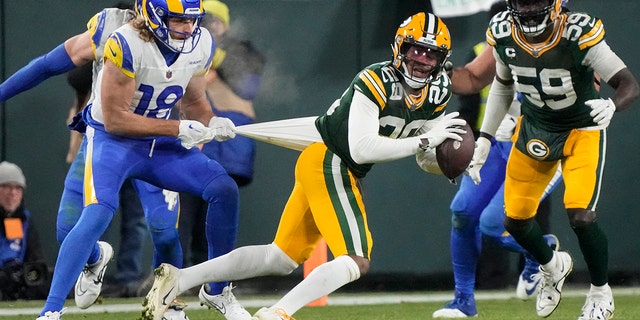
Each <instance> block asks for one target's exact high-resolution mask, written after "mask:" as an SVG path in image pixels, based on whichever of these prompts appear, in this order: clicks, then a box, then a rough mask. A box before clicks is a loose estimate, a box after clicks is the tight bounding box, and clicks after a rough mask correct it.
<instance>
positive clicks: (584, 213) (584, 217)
mask: <svg viewBox="0 0 640 320" xmlns="http://www.w3.org/2000/svg"><path fill="white" fill-rule="evenodd" d="M567 215H568V216H569V224H570V225H571V227H572V228H574V229H575V228H585V227H587V226H589V225H590V224H592V223H594V222H596V220H598V216H597V215H596V212H595V211H591V210H587V209H577V208H573V209H567Z"/></svg>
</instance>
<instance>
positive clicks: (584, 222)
mask: <svg viewBox="0 0 640 320" xmlns="http://www.w3.org/2000/svg"><path fill="white" fill-rule="evenodd" d="M560 3H561V1H560V0H507V5H508V8H509V10H508V11H505V12H503V13H502V14H498V15H496V16H495V17H494V18H493V19H492V20H491V22H490V24H489V28H488V29H487V42H488V43H489V44H490V45H491V46H493V54H494V56H495V59H496V77H495V79H494V81H493V84H492V85H491V91H490V93H489V97H488V101H487V108H486V111H485V117H484V121H483V123H482V127H481V129H480V131H481V133H480V137H479V138H478V141H477V143H476V150H475V153H474V159H473V160H472V162H471V165H470V168H469V174H470V176H471V177H472V178H473V179H474V182H476V183H480V181H481V179H480V174H479V170H480V167H482V165H483V164H484V162H485V160H486V157H487V153H488V150H489V146H490V144H491V142H490V139H491V137H492V136H493V135H494V134H495V132H496V129H497V128H498V126H499V124H500V121H501V120H502V118H503V117H504V115H505V113H506V111H507V109H508V107H509V105H510V104H511V99H512V97H513V93H514V90H517V91H519V92H521V93H522V116H521V118H520V120H519V123H518V127H517V128H516V135H515V136H514V137H515V138H514V139H515V143H514V147H513V149H512V151H511V155H510V157H509V160H508V163H507V174H506V180H505V212H506V218H505V228H506V229H507V231H508V232H509V233H511V235H513V237H514V238H515V239H516V240H517V241H518V243H520V244H521V245H522V246H523V247H524V248H525V249H527V251H529V253H531V254H532V255H533V256H534V257H535V258H536V260H538V261H539V262H540V265H541V266H540V270H541V273H540V275H541V279H540V280H541V284H540V287H539V291H538V297H537V302H536V311H537V313H538V315H539V316H541V317H547V316H549V315H550V314H551V313H552V312H553V311H554V310H555V309H556V307H557V306H558V303H560V298H561V290H562V286H563V284H564V280H565V279H566V277H567V275H568V274H569V272H571V268H572V266H573V260H572V258H571V256H570V255H569V254H568V253H567V252H562V251H560V252H554V251H553V250H552V249H551V248H550V247H549V246H548V245H547V243H546V241H545V240H544V238H543V237H542V232H541V231H540V227H539V226H538V224H537V223H536V221H535V220H534V216H535V213H536V209H537V206H538V201H539V199H540V197H541V195H542V194H543V192H544V188H545V187H546V186H547V183H548V182H549V180H550V179H551V178H552V176H553V173H554V172H555V170H556V168H557V166H558V165H559V164H560V163H561V164H562V175H563V179H564V182H565V193H564V203H565V208H566V209H567V214H568V217H569V222H570V224H571V227H572V228H573V230H574V232H575V234H576V236H577V238H578V241H579V243H580V249H581V251H582V254H583V256H584V259H585V262H586V264H587V267H588V270H589V274H590V278H591V288H590V290H589V294H588V295H587V300H586V303H585V304H584V306H583V308H582V314H581V315H580V316H579V317H578V319H579V320H584V319H610V318H611V317H612V316H613V312H614V309H615V307H614V302H613V294H612V292H611V288H610V287H609V284H608V252H607V250H608V248H607V246H608V245H607V237H606V235H605V234H604V232H603V231H602V229H601V228H600V227H599V226H598V224H597V215H596V207H597V204H598V199H599V196H600V187H601V182H602V172H603V168H604V162H605V161H604V159H605V156H606V143H607V139H606V138H607V136H606V129H607V126H608V125H609V122H610V121H611V118H612V117H613V114H614V112H616V111H622V110H625V109H627V108H628V107H630V106H631V103H632V102H633V101H634V100H635V99H636V98H637V97H638V94H639V93H640V89H639V87H638V82H637V81H636V79H635V78H634V76H633V75H632V73H631V72H630V71H629V70H628V69H627V67H626V66H625V64H624V62H623V61H622V60H621V59H620V58H619V57H618V56H617V55H616V54H615V53H614V52H613V51H612V50H611V48H610V47H609V45H608V44H607V43H606V42H605V40H604V39H605V31H604V27H603V23H602V21H601V20H600V19H598V18H596V17H594V16H591V15H589V14H586V13H580V12H569V13H562V12H561V10H560ZM594 71H595V72H596V73H597V74H598V75H599V76H600V77H601V79H602V80H603V81H604V82H606V83H607V84H609V85H610V86H611V87H612V88H613V89H614V93H613V95H612V96H611V97H610V98H607V99H604V98H601V97H600V96H599V93H598V91H597V90H596V88H595V87H594V85H593V83H594Z"/></svg>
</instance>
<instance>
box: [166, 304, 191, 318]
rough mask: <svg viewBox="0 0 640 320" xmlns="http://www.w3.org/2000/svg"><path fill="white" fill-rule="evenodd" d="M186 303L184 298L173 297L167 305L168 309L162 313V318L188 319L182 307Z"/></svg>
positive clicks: (184, 306)
mask: <svg viewBox="0 0 640 320" xmlns="http://www.w3.org/2000/svg"><path fill="white" fill-rule="evenodd" d="M186 307H187V304H186V303H185V302H184V300H180V299H175V300H173V302H172V303H171V305H170V306H169V309H167V311H165V312H164V314H163V315H162V320H189V317H187V314H186V313H184V308H186Z"/></svg>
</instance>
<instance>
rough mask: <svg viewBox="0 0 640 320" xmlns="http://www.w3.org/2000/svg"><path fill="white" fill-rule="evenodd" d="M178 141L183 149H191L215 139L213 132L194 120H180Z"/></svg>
mask: <svg viewBox="0 0 640 320" xmlns="http://www.w3.org/2000/svg"><path fill="white" fill-rule="evenodd" d="M178 130H179V132H178V139H180V143H181V144H182V146H183V147H185V148H187V149H191V148H193V147H195V146H196V145H198V144H200V143H206V142H209V141H211V140H213V138H214V137H215V135H214V132H213V130H211V129H209V128H207V127H205V126H204V125H203V124H202V123H200V122H198V121H195V120H180V126H179V127H178Z"/></svg>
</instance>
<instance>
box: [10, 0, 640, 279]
mask: <svg viewBox="0 0 640 320" xmlns="http://www.w3.org/2000/svg"><path fill="white" fill-rule="evenodd" d="M226 2H227V3H228V5H229V8H230V12H231V21H232V22H231V24H232V31H231V33H232V34H235V35H237V36H239V37H242V38H246V39H251V40H252V41H253V42H254V43H255V45H256V46H257V48H259V49H260V50H261V51H262V52H263V53H264V54H265V55H266V58H267V66H266V73H265V76H264V81H263V84H262V87H261V91H260V95H259V97H258V99H257V100H256V101H255V106H256V112H257V119H258V121H270V120H277V119H285V118H293V117H303V116H310V115H319V114H321V113H323V112H324V111H325V110H326V109H327V108H328V107H329V105H330V104H331V103H332V102H333V101H334V100H335V99H336V98H338V97H339V96H340V95H341V94H342V92H343V90H344V89H345V88H346V86H347V85H348V84H349V83H350V81H351V80H352V79H353V77H354V76H355V74H356V72H357V71H359V70H360V69H361V68H363V67H364V66H366V65H368V64H370V63H373V62H378V61H382V60H387V59H389V58H390V57H391V48H390V45H391V42H392V39H393V36H394V33H395V29H396V28H397V26H398V25H399V23H400V22H401V21H402V20H403V19H404V17H406V16H407V15H408V14H410V13H413V12H411V11H414V10H415V9H416V8H419V5H416V3H419V2H417V1H416V2H413V1H412V2H405V1H403V0H393V1H389V0H366V1H364V0H305V1H291V0H271V1H261V0H228V1H226ZM408 3H411V5H410V7H409V8H408V9H407V7H406V6H407V5H408ZM2 4H3V8H4V11H3V12H4V16H3V17H2V21H0V30H1V31H2V32H3V34H4V36H5V38H3V39H2V42H0V43H2V45H4V46H6V47H3V48H1V49H2V50H0V54H2V56H0V62H2V63H3V65H2V66H1V68H2V70H5V71H4V72H5V77H6V76H8V75H9V74H12V73H13V72H15V71H16V70H17V69H18V68H19V67H21V66H23V65H25V64H27V63H28V62H29V61H30V60H31V59H33V58H35V57H36V56H38V55H40V54H43V53H45V52H47V51H48V50H50V49H52V48H53V47H55V46H56V45H58V44H59V43H61V42H62V41H64V40H65V39H67V38H68V37H70V36H72V35H74V34H77V33H80V32H83V30H85V28H84V26H85V23H86V21H87V20H88V19H89V18H90V17H91V15H92V14H93V13H94V12H97V11H98V10H99V9H101V8H102V7H103V6H104V4H105V2H104V1H96V0H91V1H71V0H61V1H55V2H47V1H45V2H43V1H36V0H23V1H3V2H2ZM616 4H617V5H616V6H610V5H609V6H607V4H606V2H601V1H598V0H582V1H575V3H570V5H571V6H572V9H573V10H574V11H587V12H591V13H593V14H595V15H597V16H599V17H601V18H602V19H603V20H604V22H605V27H606V30H607V39H608V42H609V44H610V45H611V46H612V47H613V48H614V50H616V52H617V53H618V54H619V55H620V56H621V57H622V58H623V59H624V60H625V61H626V62H627V64H628V66H629V67H630V68H631V70H632V71H635V72H636V74H637V72H638V71H640V62H638V59H636V58H635V55H633V53H636V52H638V51H639V50H640V45H639V44H638V42H637V41H629V40H630V39H629V36H630V35H631V34H630V32H631V31H632V29H633V28H635V29H637V22H636V20H637V19H635V16H634V13H636V12H640V2H638V1H632V0H627V1H618V2H617V3H616ZM425 8H426V4H425ZM619 8H624V10H620V9H619ZM445 22H446V23H447V24H448V26H449V28H450V30H451V33H452V38H453V55H452V58H451V59H452V60H453V62H454V64H456V65H458V64H461V63H462V62H463V61H464V59H465V58H466V54H467V50H468V48H470V47H471V46H472V45H473V44H475V43H476V42H477V41H481V40H482V39H483V38H484V31H485V27H484V26H485V23H486V16H485V13H481V14H476V15H473V16H470V17H464V18H448V19H445ZM631 25H634V27H633V28H632V27H630V26H631ZM603 93H604V95H605V96H606V95H608V94H610V89H607V88H605V89H604V90H603ZM452 101H455V99H454V100H452ZM71 103H72V91H71V89H70V88H69V87H68V86H67V84H66V81H65V77H64V76H58V77H55V78H53V79H50V80H47V81H45V82H44V83H43V84H41V85H40V86H38V87H37V88H35V89H33V90H31V91H29V92H27V93H23V94H21V95H19V96H17V97H15V98H13V99H10V100H9V101H7V102H6V103H5V104H4V106H5V108H6V110H5V112H4V113H3V114H2V116H3V119H2V120H3V121H2V122H0V123H5V126H3V127H2V128H0V129H2V132H3V135H4V136H3V141H5V142H4V145H2V146H1V150H2V151H3V156H4V158H5V159H7V160H9V161H12V162H15V163H18V164H19V165H20V166H22V168H23V170H24V172H25V175H26V177H27V179H28V184H29V187H28V189H27V194H26V201H27V206H28V207H29V208H30V209H31V211H32V212H33V214H34V215H35V216H36V223H37V227H38V229H39V231H40V236H41V238H42V242H43V244H44V245H45V248H46V254H47V259H48V261H49V262H50V264H52V265H53V263H54V262H55V258H56V255H57V250H58V244H57V243H56V238H55V227H54V226H55V221H56V213H57V209H58V201H59V199H60V195H61V192H62V188H63V181H64V177H65V174H66V171H67V169H68V165H67V164H66V163H65V162H64V158H65V154H66V150H67V143H68V132H67V129H66V126H65V120H66V116H67V110H68V107H69V106H70V104H71ZM639 110H640V106H638V103H636V105H635V106H634V107H633V108H632V110H629V111H626V112H625V113H624V114H620V115H618V116H616V117H614V120H613V122H612V126H611V128H610V130H609V138H610V139H609V141H610V144H609V148H608V151H609V152H608V154H609V157H608V159H607V169H606V175H605V181H604V188H603V189H602V196H601V201H600V205H599V213H600V216H601V219H600V221H601V224H602V227H603V228H604V229H605V230H606V231H607V233H608V235H609V240H610V253H611V257H610V261H611V266H610V267H611V270H612V271H620V272H631V273H636V272H637V271H638V270H640V247H639V246H637V245H636V244H635V243H636V241H635V240H636V239H635V233H636V232H635V231H636V229H637V226H638V225H640V216H639V215H637V214H635V211H636V210H635V209H634V208H635V207H636V203H635V201H634V200H633V199H636V198H637V190H638V182H637V181H638V180H637V179H636V177H638V176H640V166H639V165H638V163H640V153H639V152H637V151H636V150H638V149H640V140H639V139H637V138H636V137H637V136H638V135H639V134H640V129H638V127H637V126H635V125H634V124H635V122H637V120H636V119H637V118H638V113H639V112H640V111H639ZM296 157H297V152H295V151H291V150H284V149H282V148H279V147H275V146H272V145H268V144H265V143H258V150H257V164H256V168H255V169H256V170H255V171H256V176H255V180H254V182H253V183H252V184H251V185H250V186H248V187H246V188H244V189H242V190H241V225H240V233H239V239H238V245H247V244H261V243H268V242H270V241H271V240H272V238H273V235H274V233H275V229H276V225H277V223H278V219H279V215H280V212H281V209H282V208H283V206H284V203H285V201H286V200H287V197H288V194H289V191H290V188H291V187H292V184H293V168H294V164H295V160H296ZM363 185H364V196H365V202H366V204H367V211H368V216H369V219H370V225H371V230H372V232H373V236H374V243H375V245H374V250H373V260H372V268H371V272H372V274H376V273H378V274H382V273H394V274H434V273H447V272H450V270H451V265H450V258H449V228H450V222H449V219H450V212H449V208H448V207H449V202H450V200H451V198H452V196H453V194H454V193H455V190H456V186H455V185H452V184H449V183H448V182H447V180H446V179H445V178H444V177H441V176H434V175H429V174H426V173H423V172H421V171H420V169H419V168H418V167H417V166H416V165H415V162H414V160H413V159H411V158H408V159H404V160H401V161H397V162H392V163H383V164H378V165H376V166H374V169H373V170H372V172H371V173H370V175H369V176H367V177H366V178H365V179H364V184H363ZM559 191H560V190H557V191H556V192H555V193H554V195H553V214H552V217H553V218H552V230H553V231H554V232H555V233H556V234H558V236H559V238H560V240H561V241H562V243H563V244H562V245H563V248H567V250H569V251H570V252H572V253H573V254H574V255H575V256H576V257H577V258H576V266H575V267H576V269H577V270H584V268H585V267H584V263H583V262H582V259H580V258H579V257H581V255H580V253H579V248H578V247H577V245H576V240H575V236H574V235H573V232H572V231H571V229H570V228H569V227H568V226H567V219H566V215H565V213H564V210H563V209H562V196H561V193H560V192H559ZM116 220H118V219H116ZM116 225H117V222H116ZM112 229H113V230H111V231H109V234H108V235H107V236H108V237H109V238H110V239H117V236H116V235H117V234H115V232H116V231H115V230H117V228H112ZM113 241H116V240H113ZM147 248H150V247H147ZM149 250H150V249H149ZM146 258H148V259H149V260H147V261H150V255H149V254H148V255H147V256H146Z"/></svg>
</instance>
